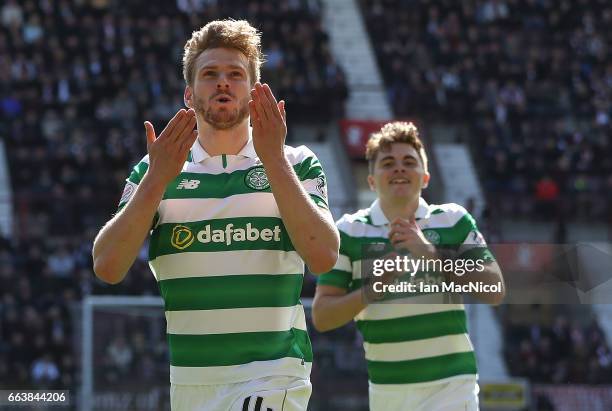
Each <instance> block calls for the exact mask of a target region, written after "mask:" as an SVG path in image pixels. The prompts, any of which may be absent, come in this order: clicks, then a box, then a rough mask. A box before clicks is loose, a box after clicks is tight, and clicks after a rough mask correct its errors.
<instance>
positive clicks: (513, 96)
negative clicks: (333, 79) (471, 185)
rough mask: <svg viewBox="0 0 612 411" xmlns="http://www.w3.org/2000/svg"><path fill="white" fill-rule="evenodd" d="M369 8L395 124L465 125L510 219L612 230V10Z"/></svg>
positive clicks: (480, 4) (487, 182) (585, 6)
mask: <svg viewBox="0 0 612 411" xmlns="http://www.w3.org/2000/svg"><path fill="white" fill-rule="evenodd" d="M361 5H362V10H363V14H364V18H365V21H366V24H367V28H368V30H369V33H370V36H371V39H372V44H375V45H376V47H375V51H376V53H377V56H378V61H379V65H380V67H381V70H382V73H383V76H384V78H385V80H386V84H387V87H388V95H389V99H390V101H391V103H392V107H393V108H394V109H395V114H396V116H398V117H400V118H401V117H409V118H414V117H417V118H420V119H423V121H425V122H426V124H427V122H430V123H434V122H436V123H440V122H442V123H449V122H453V123H463V124H464V126H465V128H464V132H462V133H460V134H459V135H458V138H460V139H463V140H464V141H466V142H470V143H471V147H472V148H473V155H474V156H475V158H476V159H477V165H478V166H479V168H480V171H481V178H482V182H483V184H484V189H485V191H486V193H487V195H488V196H489V197H490V198H491V199H496V201H495V204H497V205H499V207H500V208H501V209H502V210H501V211H502V214H503V215H505V216H514V215H521V216H527V217H532V218H534V219H538V220H542V219H556V218H558V215H559V214H560V213H562V214H563V215H564V216H565V217H566V218H569V219H574V218H577V219H590V220H602V219H604V220H607V221H610V222H612V196H611V195H610V193H612V178H611V177H610V176H611V175H612V156H611V155H610V154H612V146H611V143H610V136H611V135H612V123H611V121H610V118H611V117H612V55H611V54H610V53H609V49H610V46H611V45H612V33H611V32H610V30H609V27H610V24H611V23H612V3H610V2H609V1H608V0H576V1H570V0H561V1H553V0H467V1H460V2H458V1H453V0H413V1H397V0H361ZM428 120H429V121H428ZM500 200H503V201H500ZM562 203H563V207H561V204H562Z"/></svg>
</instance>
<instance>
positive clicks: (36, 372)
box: [32, 354, 60, 387]
mask: <svg viewBox="0 0 612 411" xmlns="http://www.w3.org/2000/svg"><path fill="white" fill-rule="evenodd" d="M59 378H60V372H59V369H58V367H57V365H56V364H55V363H54V362H53V360H52V359H51V356H50V355H49V354H45V355H43V356H42V357H41V358H39V359H37V360H35V361H34V364H33V365H32V381H33V382H34V384H36V385H38V386H41V387H51V386H53V384H54V383H55V382H56V381H57V380H58V379H59Z"/></svg>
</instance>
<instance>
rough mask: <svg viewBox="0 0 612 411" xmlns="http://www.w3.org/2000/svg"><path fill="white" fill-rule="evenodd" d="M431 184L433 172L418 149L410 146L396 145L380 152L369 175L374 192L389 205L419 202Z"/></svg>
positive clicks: (369, 181)
mask: <svg viewBox="0 0 612 411" xmlns="http://www.w3.org/2000/svg"><path fill="white" fill-rule="evenodd" d="M428 183H429V173H428V172H427V171H426V170H425V168H424V166H423V161H422V160H421V157H420V156H419V154H418V152H417V150H416V149H415V148H414V147H413V146H412V145H410V144H408V143H392V144H391V145H390V146H389V148H388V149H387V150H382V149H381V150H380V151H379V152H378V154H377V155H376V160H375V161H374V165H373V167H372V171H371V173H370V175H369V176H368V184H369V185H370V189H372V190H373V191H376V194H377V195H378V198H380V200H381V201H382V202H385V203H398V202H405V201H414V200H418V198H419V197H420V196H421V190H422V189H423V188H425V187H427V184H428Z"/></svg>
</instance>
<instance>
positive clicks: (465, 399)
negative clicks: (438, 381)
mask: <svg viewBox="0 0 612 411" xmlns="http://www.w3.org/2000/svg"><path fill="white" fill-rule="evenodd" d="M478 392H479V387H478V383H477V382H476V381H473V380H468V379H466V380H457V381H453V382H450V383H446V384H444V388H442V389H441V390H440V391H439V392H437V393H436V394H435V395H434V396H432V398H430V399H429V400H428V401H426V402H425V403H424V404H423V409H424V410H431V411H478V410H479V405H478Z"/></svg>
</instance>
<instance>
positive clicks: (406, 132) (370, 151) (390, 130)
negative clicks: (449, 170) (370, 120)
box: [366, 121, 428, 173]
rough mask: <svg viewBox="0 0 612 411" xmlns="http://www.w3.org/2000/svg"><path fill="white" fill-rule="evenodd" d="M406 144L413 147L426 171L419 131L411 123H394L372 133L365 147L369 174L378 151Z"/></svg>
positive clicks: (423, 148) (424, 155)
mask: <svg viewBox="0 0 612 411" xmlns="http://www.w3.org/2000/svg"><path fill="white" fill-rule="evenodd" d="M395 143H406V144H409V145H411V146H412V147H414V149H415V150H416V151H417V153H418V154H419V157H420V158H421V161H422V162H423V168H424V169H425V171H428V170H427V154H426V153H425V147H424V146H423V142H422V141H421V139H420V138H419V130H418V129H417V127H416V126H415V125H414V124H412V123H406V122H404V121H395V122H393V123H387V124H385V125H384V126H382V128H381V129H380V131H377V132H376V133H372V135H371V136H370V138H369V139H368V143H367V145H366V159H367V160H368V165H369V168H370V173H372V172H373V170H374V164H375V163H376V158H377V156H378V153H379V152H380V151H387V150H389V149H390V148H391V145H392V144H395Z"/></svg>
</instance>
